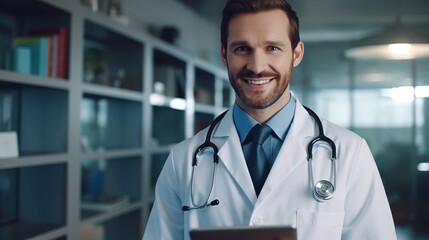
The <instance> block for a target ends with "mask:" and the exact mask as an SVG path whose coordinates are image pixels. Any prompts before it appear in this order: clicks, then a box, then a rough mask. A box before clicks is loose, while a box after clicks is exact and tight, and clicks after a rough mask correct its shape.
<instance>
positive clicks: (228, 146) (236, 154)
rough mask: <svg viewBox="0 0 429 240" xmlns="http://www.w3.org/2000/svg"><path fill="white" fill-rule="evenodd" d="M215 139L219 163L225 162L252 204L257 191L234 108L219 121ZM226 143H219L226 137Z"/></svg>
mask: <svg viewBox="0 0 429 240" xmlns="http://www.w3.org/2000/svg"><path fill="white" fill-rule="evenodd" d="M213 136H214V138H215V139H213V140H214V141H216V145H217V146H218V147H219V152H218V156H219V159H220V161H219V163H223V165H224V166H225V168H226V169H227V171H228V172H229V174H230V176H231V177H232V178H234V180H235V181H236V182H237V185H238V186H240V188H241V190H242V191H243V193H244V194H245V195H246V196H247V198H248V200H249V201H250V203H251V204H252V205H254V204H255V202H256V199H257V197H256V193H255V190H254V188H253V184H252V179H251V178H250V174H249V171H248V170H247V165H246V160H245V158H244V155H243V150H242V147H241V143H240V138H239V136H238V133H237V130H236V128H235V125H234V122H233V119H232V109H231V110H229V111H228V113H227V114H226V115H225V117H224V119H223V120H222V121H221V122H220V123H219V126H218V128H217V129H215V133H214V135H213ZM225 137H226V141H225V140H224V143H223V144H222V143H220V142H219V143H218V141H219V140H220V139H225Z"/></svg>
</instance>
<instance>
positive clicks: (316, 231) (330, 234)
mask: <svg viewBox="0 0 429 240" xmlns="http://www.w3.org/2000/svg"><path fill="white" fill-rule="evenodd" d="M296 220H297V222H296V224H297V235H298V240H341V231H342V228H343V223H344V212H307V211H299V210H298V211H297V218H296Z"/></svg>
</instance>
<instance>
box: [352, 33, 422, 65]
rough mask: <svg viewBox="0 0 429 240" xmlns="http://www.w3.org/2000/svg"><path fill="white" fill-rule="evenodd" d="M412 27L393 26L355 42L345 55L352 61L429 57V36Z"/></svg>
mask: <svg viewBox="0 0 429 240" xmlns="http://www.w3.org/2000/svg"><path fill="white" fill-rule="evenodd" d="M421 32H422V31H418V30H417V29H416V28H414V27H407V26H404V25H395V26H393V27H389V28H386V29H385V30H384V31H381V32H379V33H377V34H375V35H372V36H369V37H366V38H363V39H361V40H359V41H357V42H356V43H355V44H354V45H353V46H352V47H351V48H349V49H347V50H346V52H345V55H346V57H347V58H352V59H415V58H422V57H429V36H428V35H425V34H422V33H421Z"/></svg>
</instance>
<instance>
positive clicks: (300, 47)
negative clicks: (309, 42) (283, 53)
mask: <svg viewBox="0 0 429 240" xmlns="http://www.w3.org/2000/svg"><path fill="white" fill-rule="evenodd" d="M303 57H304V43H303V42H299V43H298V44H297V45H296V47H295V49H294V50H293V67H296V66H298V65H299V64H300V63H301V60H302V58H303Z"/></svg>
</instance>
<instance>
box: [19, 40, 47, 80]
mask: <svg viewBox="0 0 429 240" xmlns="http://www.w3.org/2000/svg"><path fill="white" fill-rule="evenodd" d="M14 47H15V59H16V60H15V64H16V65H15V70H16V71H20V70H23V71H28V66H26V65H27V64H28V59H27V60H25V59H24V57H30V63H31V64H30V69H29V70H30V72H29V73H30V74H35V75H39V76H42V77H46V76H47V72H48V56H49V52H48V48H49V39H48V38H47V37H18V38H16V39H15V40H14ZM28 51H30V54H28ZM25 73H28V72H25Z"/></svg>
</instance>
